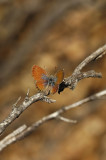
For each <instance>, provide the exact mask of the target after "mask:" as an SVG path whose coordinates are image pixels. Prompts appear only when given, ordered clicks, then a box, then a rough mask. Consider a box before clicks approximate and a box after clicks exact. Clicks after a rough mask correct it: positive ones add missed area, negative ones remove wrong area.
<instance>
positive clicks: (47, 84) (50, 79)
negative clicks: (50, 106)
mask: <svg viewBox="0 0 106 160" xmlns="http://www.w3.org/2000/svg"><path fill="white" fill-rule="evenodd" d="M32 76H33V78H34V80H35V81H36V87H37V88H38V90H40V91H48V92H49V93H51V94H54V93H56V92H57V91H58V89H59V84H60V83H61V82H62V81H63V78H64V72H63V70H60V71H58V72H57V73H56V75H55V76H53V75H50V76H48V74H47V72H46V71H45V70H44V69H43V68H41V67H39V66H37V65H34V66H33V67H32Z"/></svg>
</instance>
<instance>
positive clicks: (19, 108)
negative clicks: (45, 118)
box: [0, 93, 55, 134]
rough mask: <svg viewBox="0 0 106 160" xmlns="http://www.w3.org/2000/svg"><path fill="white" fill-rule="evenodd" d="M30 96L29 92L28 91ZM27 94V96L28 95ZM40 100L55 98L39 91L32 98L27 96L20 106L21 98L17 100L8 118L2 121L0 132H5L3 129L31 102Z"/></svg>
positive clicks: (50, 100)
mask: <svg viewBox="0 0 106 160" xmlns="http://www.w3.org/2000/svg"><path fill="white" fill-rule="evenodd" d="M27 96H28V93H27ZM27 96H26V97H27ZM39 100H43V101H46V102H48V103H53V102H55V101H54V100H52V99H50V98H49V97H46V96H45V94H44V93H37V94H36V95H33V96H32V97H30V98H27V100H26V98H25V100H24V101H23V102H22V103H21V104H20V105H18V106H16V105H17V103H18V102H19V99H18V100H17V102H16V103H15V104H14V105H13V109H12V111H11V112H10V114H9V115H8V117H7V118H5V120H4V121H3V122H1V123H0V134H2V133H3V131H4V130H5V129H6V128H7V127H8V126H9V125H10V124H11V123H12V122H13V121H14V120H15V119H16V118H18V117H19V116H20V114H22V112H23V111H24V110H26V109H27V108H28V107H29V106H30V105H31V104H33V103H34V102H37V101H39Z"/></svg>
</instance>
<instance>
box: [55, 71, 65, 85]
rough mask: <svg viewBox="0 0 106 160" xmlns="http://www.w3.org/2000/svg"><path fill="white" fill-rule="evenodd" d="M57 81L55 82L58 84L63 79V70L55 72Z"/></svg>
mask: <svg viewBox="0 0 106 160" xmlns="http://www.w3.org/2000/svg"><path fill="white" fill-rule="evenodd" d="M56 77H57V81H56V84H60V83H61V82H62V81H63V78H64V72H63V70H60V71H58V72H57V73H56Z"/></svg>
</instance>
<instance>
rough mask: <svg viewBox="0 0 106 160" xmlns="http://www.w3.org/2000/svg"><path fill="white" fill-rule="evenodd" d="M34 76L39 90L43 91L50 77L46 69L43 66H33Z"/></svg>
mask: <svg viewBox="0 0 106 160" xmlns="http://www.w3.org/2000/svg"><path fill="white" fill-rule="evenodd" d="M32 76H33V77H34V80H36V87H37V88H38V89H39V90H41V91H43V90H44V89H45V88H46V86H47V84H48V77H47V73H46V71H45V70H44V69H42V68H41V67H39V66H37V65H34V66H33V67H32Z"/></svg>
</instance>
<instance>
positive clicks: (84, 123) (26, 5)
mask: <svg viewBox="0 0 106 160" xmlns="http://www.w3.org/2000/svg"><path fill="white" fill-rule="evenodd" d="M105 13H106V1H105V0H102V1H101V0H95V1H93V0H86V1H84V0H11V1H8V0H4V1H3V0H1V1H0V121H2V120H3V119H4V118H5V117H6V116H7V115H8V114H9V112H10V111H11V107H12V104H13V103H14V102H15V101H16V99H17V98H18V97H19V96H22V98H24V97H25V95H26V92H27V89H28V88H30V96H31V95H33V94H35V93H36V92H37V90H36V88H35V84H34V82H33V78H32V76H31V67H32V65H33V64H36V65H39V66H41V67H43V68H46V70H47V71H48V73H50V74H54V73H55V72H56V70H57V69H63V68H64V72H65V77H67V76H69V75H71V73H72V72H73V70H74V68H75V67H76V66H77V65H78V64H79V63H80V62H81V61H82V60H83V59H84V58H85V57H87V56H88V55H89V54H91V53H92V52H93V51H95V50H96V49H98V48H99V47H101V46H102V45H104V44H105V42H106V17H105V16H106V15H105ZM55 68H56V69H55ZM85 69H95V70H96V71H97V72H102V74H103V78H102V79H92V78H89V79H84V80H82V81H81V82H79V83H78V86H77V87H76V88H75V90H74V91H71V90H69V89H65V90H64V91H63V92H61V94H60V95H58V93H56V94H55V95H53V96H51V97H52V98H54V99H56V103H54V104H47V103H45V102H37V103H35V104H33V105H32V106H30V107H29V108H28V109H27V110H26V111H25V112H24V113H23V114H22V115H21V116H20V117H19V118H18V119H17V120H15V121H14V123H13V124H11V125H10V126H9V127H8V128H7V129H6V131H5V133H4V135H2V136H1V139H2V138H3V137H4V136H6V135H7V134H8V133H10V132H12V131H13V130H14V129H16V128H17V127H19V126H20V125H22V124H28V125H30V124H31V123H32V122H35V121H37V120H38V119H40V118H41V117H43V116H45V115H47V114H49V113H52V112H53V111H56V110H57V109H59V108H60V107H62V106H65V105H68V104H72V103H74V102H76V101H78V100H81V99H83V98H85V97H87V96H89V95H91V94H93V93H96V92H98V91H100V90H102V89H104V88H105V87H106V56H104V57H103V58H102V59H99V60H97V61H96V62H94V63H91V64H89V65H88V66H87V67H86V68H85ZM64 116H66V117H68V118H71V119H72V118H73V119H77V120H78V123H77V124H74V125H72V124H68V123H65V122H62V121H59V120H53V121H50V122H48V123H46V124H44V125H43V126H41V127H40V128H39V129H38V130H37V131H36V132H33V134H31V135H30V136H28V137H26V138H25V139H23V140H21V141H19V142H17V143H15V144H12V145H11V146H8V147H7V148H6V149H4V150H3V151H2V152H1V153H0V160H14V159H15V160H20V159H22V160H106V105H105V100H100V101H95V102H90V103H88V104H86V105H84V106H82V107H79V108H76V109H73V110H70V111H68V112H67V113H65V114H64Z"/></svg>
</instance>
